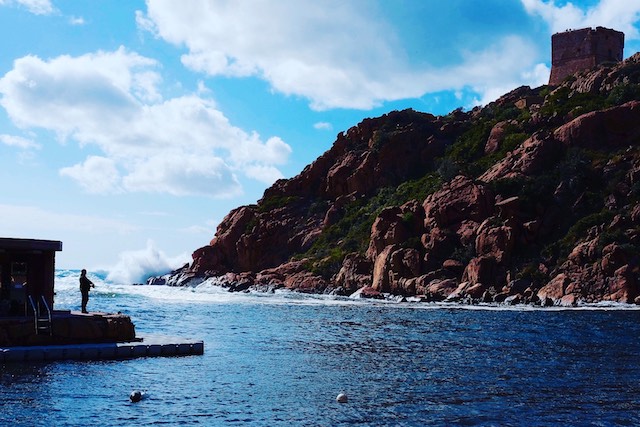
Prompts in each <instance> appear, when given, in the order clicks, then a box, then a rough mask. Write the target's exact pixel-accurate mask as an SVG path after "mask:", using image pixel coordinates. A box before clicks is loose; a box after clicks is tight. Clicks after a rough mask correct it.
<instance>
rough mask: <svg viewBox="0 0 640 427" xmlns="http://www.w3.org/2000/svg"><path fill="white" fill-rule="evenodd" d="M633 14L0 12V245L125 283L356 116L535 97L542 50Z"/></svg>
mask: <svg viewBox="0 0 640 427" xmlns="http://www.w3.org/2000/svg"><path fill="white" fill-rule="evenodd" d="M597 25H601V26H605V27H610V28H615V29H617V30H620V31H624V32H625V35H626V45H625V57H627V56H629V55H631V54H633V53H635V52H636V51H638V48H639V47H640V0H600V1H598V0H584V1H573V2H567V1H544V0H520V1H517V0H513V1H511V0H510V1H505V0H483V1H473V0H448V1H446V2H443V1H440V0H314V1H310V0H309V1H301V0H270V1H267V0H252V1H248V0H247V1H233V2H230V1H226V0H219V1H218V0H202V1H198V0H190V1H173V0H148V1H146V2H145V1H136V0H126V1H125V0H109V1H107V0H92V1H81V0H0V35H1V37H0V51H1V52H3V55H2V56H0V159H1V160H2V167H1V168H0V174H1V176H2V180H3V182H4V183H5V185H4V186H3V197H2V200H0V218H2V225H0V235H1V236H2V237H27V238H43V239H54V240H61V241H62V242H63V252H61V253H60V254H58V257H57V267H58V268H87V269H90V270H96V269H103V270H108V271H110V272H111V273H112V278H113V279H114V280H123V281H131V280H139V276H141V275H142V274H143V273H147V272H151V271H154V270H157V271H162V270H168V269H170V268H173V267H176V266H178V265H181V264H182V263H184V262H187V261H189V260H190V256H191V253H192V252H193V250H195V249H196V248H198V247H200V246H203V245H205V244H207V243H208V242H209V241H210V239H211V238H212V237H213V235H214V233H215V228H216V226H217V224H218V223H219V222H220V221H221V220H222V218H223V217H224V216H225V215H226V214H227V213H228V212H229V211H230V210H231V209H233V208H235V207H237V206H240V205H244V204H249V203H255V202H256V200H258V199H259V198H260V197H261V196H262V193H263V191H264V190H265V189H266V188H267V187H268V186H269V185H271V184H272V183H273V182H274V181H275V180H276V179H279V178H290V177H292V176H295V175H296V174H298V173H299V172H300V171H301V170H302V169H303V168H304V167H305V166H306V165H307V164H309V163H311V162H312V161H313V160H314V159H316V158H317V157H318V156H319V155H320V154H322V153H323V152H325V151H326V150H328V149H329V148H330V147H331V144H332V143H333V141H334V140H335V137H336V134H337V133H339V132H341V131H344V130H347V129H348V128H349V127H351V126H354V125H356V124H357V123H358V122H359V121H361V120H362V119H363V118H366V117H375V116H379V115H381V114H384V113H386V112H388V111H391V110H396V109H404V108H413V109H416V110H419V111H425V112H431V113H434V114H446V113H448V112H450V111H451V110H453V109H455V108H458V107H463V108H465V109H468V108H472V107H474V106H476V105H483V104H486V103H487V102H490V101H492V100H494V99H496V98H497V97H498V96H500V95H502V94H503V93H506V92H508V91H509V90H511V89H514V88H516V87H518V86H521V85H529V86H532V87H537V86H540V85H541V84H545V83H546V82H547V80H548V77H549V67H550V59H549V58H550V38H551V34H552V33H554V32H558V31H564V30H566V29H568V28H574V29H575V28H583V27H588V26H592V27H595V26H597Z"/></svg>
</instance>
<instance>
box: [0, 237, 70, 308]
mask: <svg viewBox="0 0 640 427" xmlns="http://www.w3.org/2000/svg"><path fill="white" fill-rule="evenodd" d="M61 250H62V242H59V241H54V240H35V239H10V238H0V317H6V316H25V315H29V314H30V313H33V307H34V306H35V307H38V308H40V309H42V308H45V309H48V310H51V311H52V310H53V295H54V290H53V283H54V279H55V253H56V252H57V251H61ZM45 305H46V307H42V306H45Z"/></svg>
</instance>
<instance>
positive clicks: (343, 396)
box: [336, 393, 349, 403]
mask: <svg viewBox="0 0 640 427" xmlns="http://www.w3.org/2000/svg"><path fill="white" fill-rule="evenodd" d="M348 401H349V399H348V398H347V395H346V394H344V393H340V394H339V395H338V396H337V397H336V402H338V403H347V402H348Z"/></svg>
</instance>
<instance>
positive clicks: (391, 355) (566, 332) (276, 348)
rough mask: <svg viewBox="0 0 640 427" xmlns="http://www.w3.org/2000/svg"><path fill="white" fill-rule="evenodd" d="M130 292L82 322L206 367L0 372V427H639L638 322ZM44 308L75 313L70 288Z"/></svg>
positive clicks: (35, 367) (615, 315) (622, 313)
mask: <svg viewBox="0 0 640 427" xmlns="http://www.w3.org/2000/svg"><path fill="white" fill-rule="evenodd" d="M72 289H73V292H72ZM130 289H132V291H131V292H128V291H127V288H126V287H120V288H118V289H117V290H116V291H114V292H110V291H109V288H108V285H103V286H99V289H98V291H97V292H96V293H94V294H93V295H92V299H91V301H90V303H89V307H90V309H94V310H96V309H100V310H110V311H118V310H122V311H124V312H127V313H128V314H130V315H131V316H132V317H133V319H134V322H135V323H136V328H137V331H138V334H139V335H147V334H150V333H162V334H166V335H179V336H185V337H191V338H199V339H203V340H204V341H205V354H204V355H203V356H189V357H179V358H143V359H134V360H127V361H104V362H51V363H28V364H27V363H25V364H19V365H16V364H6V365H0V368H1V373H0V425H18V426H33V425H42V426H81V425H82V426H89V425H119V426H134V425H135V426H141V425H169V426H175V425H205V426H218V425H220V426H222V425H224V426H227V425H243V426H244V425H249V426H290V425H294V426H347V425H360V426H448V425H470V426H485V425H486V426H489V425H495V426H510V425H513V426H521V425H534V426H538V425H539V426H550V425H572V426H576V425H577V426H580V425H594V426H609V425H640V364H639V357H640V340H639V338H640V311H635V310H566V311H551V310H515V311H507V310H464V309H459V308H429V309H422V308H419V309H416V308H415V307H419V306H416V305H408V304H407V305H402V304H377V305H374V304H371V303H355V302H354V303H350V302H332V301H325V300H316V299H312V298H310V299H305V298H302V299H298V298H289V299H288V298H281V297H278V296H274V297H243V296H234V297H233V298H230V299H229V298H226V297H225V298H221V297H219V296H213V297H212V296H211V294H208V293H199V292H186V291H185V292H183V293H182V294H180V293H179V292H177V291H174V290H171V293H170V295H169V296H167V294H166V292H165V290H164V289H161V288H155V289H152V290H145V291H144V293H143V294H141V293H140V292H141V291H138V289H137V288H136V289H133V287H131V288H130ZM65 292H67V293H65ZM154 292H156V293H157V294H158V296H154ZM176 293H177V294H178V297H176V296H175V295H176ZM59 294H61V297H60V299H61V300H62V301H61V302H59V303H58V305H64V304H65V303H66V304H68V305H69V306H70V308H74V309H75V307H73V304H75V302H74V301H75V299H76V294H75V286H73V288H71V287H70V288H69V289H68V290H67V291H65V290H63V291H62V292H59ZM180 296H182V297H180ZM169 297H170V298H173V299H174V301H172V300H171V299H168V298H169ZM78 299H79V298H78ZM134 389H140V390H146V391H147V393H148V394H147V396H148V397H147V398H146V399H144V400H143V401H141V402H139V403H131V402H130V401H129V399H128V396H129V393H130V392H131V391H132V390H134ZM340 392H344V393H346V394H347V395H348V397H349V402H348V403H346V404H340V403H337V402H336V401H335V398H336V396H337V394H338V393H340Z"/></svg>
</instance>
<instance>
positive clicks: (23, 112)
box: [0, 47, 291, 197]
mask: <svg viewBox="0 0 640 427" xmlns="http://www.w3.org/2000/svg"><path fill="white" fill-rule="evenodd" d="M157 68H158V64H157V62H156V61H154V60H152V59H149V58H145V57H142V56H140V55H138V54H137V53H135V52H130V51H127V50H126V49H124V48H122V47H121V48H119V49H118V50H116V51H114V52H96V53H91V54H86V55H82V56H78V57H71V56H66V55H65V56H60V57H57V58H53V59H51V60H48V61H44V60H42V59H40V58H38V57H36V56H26V57H23V58H20V59H17V60H16V61H15V62H14V67H13V69H12V70H11V71H9V72H8V73H7V74H5V76H4V77H2V78H1V79H0V94H2V98H1V99H0V105H2V106H3V107H4V108H5V109H6V111H7V113H8V115H9V117H10V118H11V120H12V121H13V122H14V123H15V124H16V125H17V126H19V127H21V128H23V129H33V128H41V129H45V130H49V131H51V132H54V133H55V134H56V135H57V137H58V138H59V139H60V140H61V141H77V142H78V143H80V144H81V145H89V144H90V145H94V146H96V147H97V148H98V149H99V150H101V151H102V155H101V156H92V157H88V158H87V159H86V160H85V161H84V162H82V163H80V164H76V165H74V166H69V167H66V168H63V169H62V170H61V172H60V173H61V174H62V175H63V176H66V177H69V178H72V179H74V180H76V181H77V182H78V183H79V184H80V185H81V186H82V187H83V188H85V189H86V190H87V191H90V192H94V193H96V192H100V193H105V192H119V191H128V192H136V191H144V192H167V193H169V194H174V195H188V194H199V195H202V194H206V195H211V196H220V197H222V196H230V195H235V194H239V193H240V192H241V188H240V184H239V180H238V177H239V176H241V175H243V176H245V177H248V178H252V179H259V180H262V181H266V180H269V182H267V183H268V184H271V183H272V182H273V180H275V179H277V178H278V177H281V174H280V173H279V171H278V170H277V169H276V166H278V165H282V164H284V163H286V161H287V159H288V157H289V155H290V154H291V148H290V147H289V146H288V145H287V144H286V143H284V142H283V141H282V140H281V139H280V138H278V137H272V138H269V139H267V140H266V141H263V140H262V139H261V138H260V136H259V135H258V134H257V133H255V132H253V133H247V132H245V131H243V130H242V129H239V128H237V127H234V126H232V125H231V124H230V123H229V121H228V119H227V118H226V117H225V116H224V115H223V114H222V113H221V112H220V111H219V110H218V109H217V108H216V105H215V103H214V102H213V101H212V100H210V99H205V98H202V97H200V96H197V95H187V96H182V97H177V98H172V99H167V100H164V99H163V97H162V93H161V91H160V88H159V87H160V84H161V83H162V78H161V76H160V74H159V73H158V72H157V70H156V69H157ZM256 169H261V170H269V173H268V174H266V173H262V174H257V173H256Z"/></svg>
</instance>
